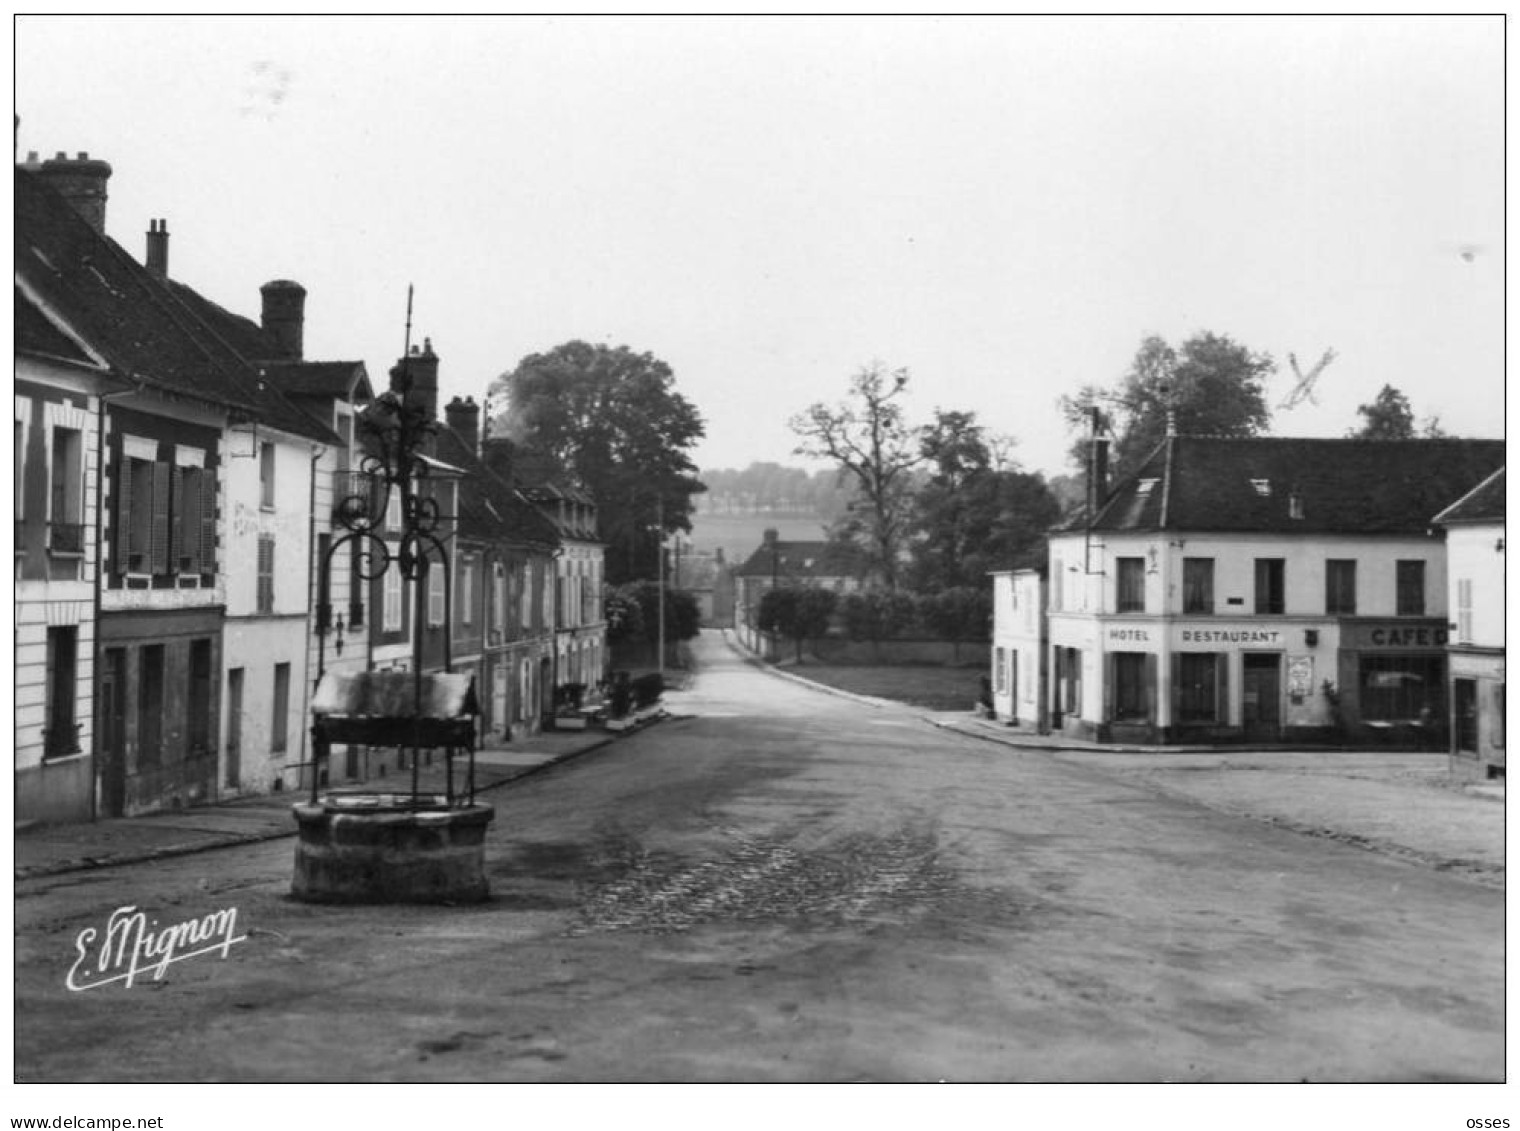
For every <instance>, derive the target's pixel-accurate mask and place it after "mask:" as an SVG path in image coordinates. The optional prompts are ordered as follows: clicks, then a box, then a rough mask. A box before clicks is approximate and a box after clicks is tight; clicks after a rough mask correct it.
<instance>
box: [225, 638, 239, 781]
mask: <svg viewBox="0 0 1520 1131" xmlns="http://www.w3.org/2000/svg"><path fill="white" fill-rule="evenodd" d="M242 776H243V669H242V668H232V669H230V670H229V671H228V672H227V764H226V778H225V780H226V783H227V788H228V789H237V788H238V779H239V778H241V777H242Z"/></svg>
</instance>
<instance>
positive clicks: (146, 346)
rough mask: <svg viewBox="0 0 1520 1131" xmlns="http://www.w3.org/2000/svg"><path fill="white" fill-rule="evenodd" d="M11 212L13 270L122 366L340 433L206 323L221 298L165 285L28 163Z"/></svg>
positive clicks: (198, 395) (325, 433)
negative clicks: (195, 299)
mask: <svg viewBox="0 0 1520 1131" xmlns="http://www.w3.org/2000/svg"><path fill="white" fill-rule="evenodd" d="M14 221H15V228H14V233H15V234H14V241H15V243H14V260H13V262H14V266H15V271H16V274H17V275H18V276H20V277H21V278H22V279H24V280H25V282H26V285H27V287H28V288H29V289H31V290H32V291H33V292H35V293H36V294H37V295H38V296H39V297H40V298H41V300H42V301H43V302H44V303H46V304H47V306H48V307H49V309H51V310H53V311H56V312H57V313H58V315H59V317H60V318H62V319H63V320H64V321H65V322H67V323H68V325H69V326H70V327H71V328H72V329H73V330H74V331H75V332H76V333H77V334H78V335H79V336H80V338H82V339H83V340H84V341H86V342H88V343H89V345H90V347H91V348H92V349H94V350H96V351H98V352H99V353H100V355H101V356H102V357H104V358H105V359H106V361H107V362H108V363H109V364H110V366H111V367H112V368H113V369H114V370H115V371H116V372H117V373H119V374H120V375H122V376H124V377H128V378H130V379H131V380H133V381H136V382H140V383H141V384H142V385H144V386H145V387H148V388H152V389H157V390H160V391H162V392H165V393H168V394H170V395H173V396H178V397H185V398H190V399H194V400H197V401H200V402H202V403H206V404H212V405H216V406H218V407H220V408H224V409H226V410H228V411H229V412H232V413H234V414H237V415H243V416H247V417H249V418H251V419H255V420H260V421H263V422H264V423H267V424H269V425H271V426H272V427H275V428H279V429H282V430H285V431H289V432H294V433H296V434H298V435H302V436H307V437H310V438H313V439H318V440H322V441H324V442H329V443H335V442H337V437H336V436H335V435H333V433H332V432H331V431H330V430H329V429H328V428H327V427H326V426H325V425H322V424H320V423H319V422H318V421H316V420H315V419H313V418H312V417H311V416H310V415H309V414H307V413H306V412H303V411H302V410H301V409H299V408H298V407H296V405H294V404H293V403H292V402H290V401H289V400H287V399H286V398H285V397H284V396H283V395H281V394H280V392H279V391H278V390H277V389H275V388H274V387H273V386H272V385H270V384H269V383H267V382H265V381H264V380H263V379H262V378H261V377H260V376H259V374H258V372H257V371H256V370H254V369H253V367H252V366H251V365H250V364H249V363H248V361H247V360H246V355H243V354H241V353H240V352H239V351H238V350H237V349H236V348H235V347H234V346H233V345H232V344H231V343H229V342H228V341H227V340H226V339H225V337H224V336H223V335H222V334H221V333H219V332H217V331H216V330H214V329H213V327H212V326H211V325H209V324H208V322H207V320H206V318H205V315H204V305H212V306H214V304H204V300H203V302H202V303H197V304H195V305H193V306H192V305H191V304H189V303H187V301H185V292H186V291H188V288H184V287H181V286H179V285H177V284H176V285H174V286H172V287H171V286H165V285H164V283H163V282H162V281H161V280H159V279H158V278H156V277H155V276H154V275H153V274H152V273H151V272H149V271H148V269H147V268H146V267H144V266H142V265H141V264H140V263H138V262H137V261H136V260H135V259H133V258H132V257H131V256H130V255H128V254H127V253H126V252H125V251H124V250H123V249H122V248H121V247H120V245H118V244H117V243H116V242H115V241H114V240H112V239H110V238H109V237H107V236H105V235H102V234H101V233H100V232H97V231H96V230H95V229H94V228H93V227H91V226H90V225H89V224H88V223H87V222H86V221H85V220H84V219H83V218H82V217H80V216H79V214H78V213H77V212H75V211H74V209H73V207H71V206H70V205H69V204H68V203H67V202H66V201H65V200H64V199H63V198H62V197H60V196H59V195H58V194H57V193H56V192H55V191H54V190H53V189H52V188H51V187H50V186H49V185H47V184H45V183H43V182H42V180H41V179H40V178H39V177H37V176H35V175H34V174H32V173H29V172H27V171H26V170H25V169H22V168H17V169H16V170H15V217H14ZM191 293H192V294H193V292H191ZM217 309H220V308H217ZM223 313H225V312H223Z"/></svg>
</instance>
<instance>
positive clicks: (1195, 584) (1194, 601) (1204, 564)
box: [1182, 558, 1214, 613]
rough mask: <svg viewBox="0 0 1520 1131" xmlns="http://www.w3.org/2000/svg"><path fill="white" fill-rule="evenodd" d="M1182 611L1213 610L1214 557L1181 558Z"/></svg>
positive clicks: (1204, 611) (1206, 611) (1198, 611)
mask: <svg viewBox="0 0 1520 1131" xmlns="http://www.w3.org/2000/svg"><path fill="white" fill-rule="evenodd" d="M1182 611H1183V612H1185V613H1212V612H1213V611H1214V559H1213V558H1183V559H1182Z"/></svg>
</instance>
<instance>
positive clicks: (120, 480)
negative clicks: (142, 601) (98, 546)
mask: <svg viewBox="0 0 1520 1131" xmlns="http://www.w3.org/2000/svg"><path fill="white" fill-rule="evenodd" d="M118 467H119V471H118V473H117V476H116V572H117V573H126V572H127V564H128V562H129V561H130V560H131V554H132V461H131V460H130V459H128V458H127V456H126V455H125V454H123V455H122V457H121V462H120V464H119V465H118Z"/></svg>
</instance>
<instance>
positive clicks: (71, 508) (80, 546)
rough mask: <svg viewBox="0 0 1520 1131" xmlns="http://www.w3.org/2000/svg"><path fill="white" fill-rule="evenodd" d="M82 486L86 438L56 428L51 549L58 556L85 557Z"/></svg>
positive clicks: (74, 430) (50, 509)
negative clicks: (76, 555)
mask: <svg viewBox="0 0 1520 1131" xmlns="http://www.w3.org/2000/svg"><path fill="white" fill-rule="evenodd" d="M83 482H84V434H83V433H82V432H80V431H79V430H78V429H77V428H58V427H55V428H54V429H53V455H52V463H51V465H50V467H49V468H48V484H49V491H50V494H49V498H48V504H49V506H48V549H49V550H51V551H52V552H53V553H55V554H82V553H84V516H83V512H84V488H83Z"/></svg>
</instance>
